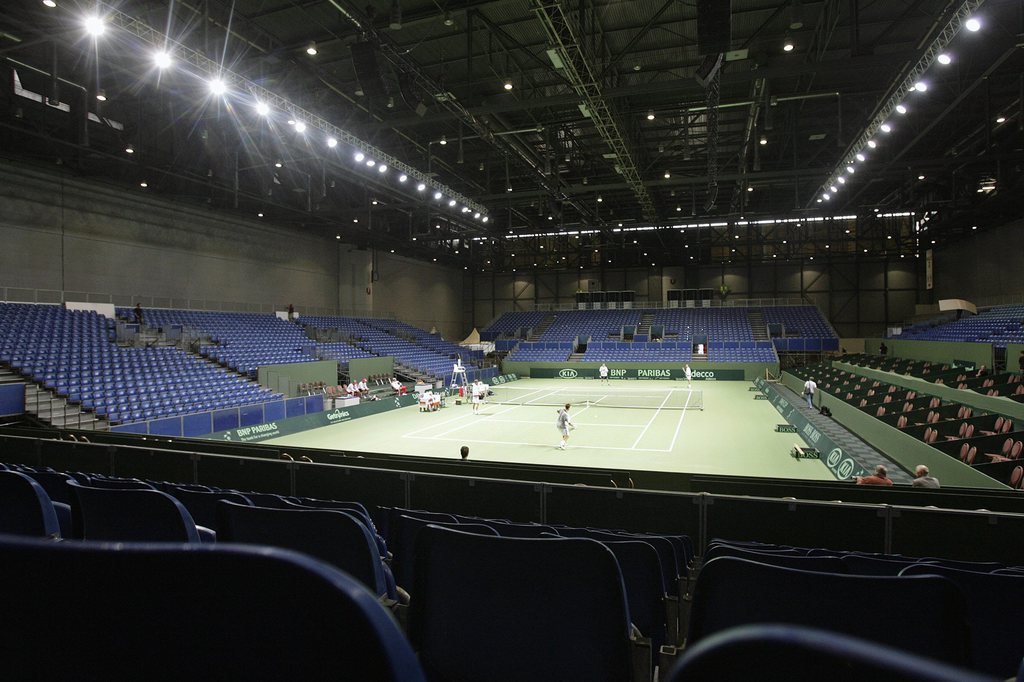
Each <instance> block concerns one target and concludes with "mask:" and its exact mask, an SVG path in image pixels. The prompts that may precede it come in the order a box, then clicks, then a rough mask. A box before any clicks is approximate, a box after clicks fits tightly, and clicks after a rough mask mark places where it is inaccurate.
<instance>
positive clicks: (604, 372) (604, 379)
mask: <svg viewBox="0 0 1024 682" xmlns="http://www.w3.org/2000/svg"><path fill="white" fill-rule="evenodd" d="M597 373H598V374H600V375H601V383H602V384H607V383H608V365H606V364H604V363H603V362H602V363H601V366H600V367H599V368H598V369H597Z"/></svg>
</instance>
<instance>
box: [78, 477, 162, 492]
mask: <svg viewBox="0 0 1024 682" xmlns="http://www.w3.org/2000/svg"><path fill="white" fill-rule="evenodd" d="M86 485H88V486H90V487H92V488H111V489H114V490H156V488H154V487H153V486H152V485H150V484H149V483H146V482H145V481H140V480H139V479H137V478H107V477H105V476H89V480H88V483H86Z"/></svg>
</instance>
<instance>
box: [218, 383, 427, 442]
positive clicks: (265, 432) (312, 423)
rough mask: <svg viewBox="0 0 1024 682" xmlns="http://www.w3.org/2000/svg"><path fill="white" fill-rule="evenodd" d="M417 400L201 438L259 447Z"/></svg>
mask: <svg viewBox="0 0 1024 682" xmlns="http://www.w3.org/2000/svg"><path fill="white" fill-rule="evenodd" d="M417 400H418V397H417V396H415V395H401V396H393V397H391V398H384V399H383V400H373V401H367V402H362V403H359V404H358V405H352V406H350V407H337V408H335V409H333V410H324V411H322V412H314V413H313V414H307V415H303V416H301V417H292V418H291V419H278V420H277V421H273V422H266V423H265V424H253V425H252V426H243V427H241V428H238V429H229V430H227V431H218V432H216V433H211V434H209V435H206V436H202V438H204V439H209V440H223V441H230V442H232V443H257V442H259V441H262V440H269V439H271V438H277V437H278V436H287V435H289V434H292V433H299V432H300V431H309V430H310V429H317V428H320V427H321V426H330V425H331V424H342V423H344V422H347V421H351V420H353V419H359V418H360V417H368V416H370V415H371V414H379V413H381V412H387V411H388V410H395V409H398V408H400V407H409V406H410V405H415V404H416V403H417Z"/></svg>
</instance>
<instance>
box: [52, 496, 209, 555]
mask: <svg viewBox="0 0 1024 682" xmlns="http://www.w3.org/2000/svg"><path fill="white" fill-rule="evenodd" d="M68 487H70V488H71V492H72V493H73V496H72V497H73V499H72V503H71V514H72V518H73V525H74V528H75V537H76V538H80V539H85V540H107V541H112V542H200V534H199V530H198V529H197V528H196V524H195V521H193V520H192V516H191V515H190V514H189V513H188V510H187V509H185V507H184V506H183V505H182V504H181V503H180V502H178V501H177V500H176V499H174V498H173V497H171V496H170V495H168V494H167V493H162V492H160V491H159V490H141V489H140V490H134V489H124V490H121V489H117V488H93V487H92V486H86V485H81V484H79V483H75V482H74V481H71V482H69V483H68Z"/></svg>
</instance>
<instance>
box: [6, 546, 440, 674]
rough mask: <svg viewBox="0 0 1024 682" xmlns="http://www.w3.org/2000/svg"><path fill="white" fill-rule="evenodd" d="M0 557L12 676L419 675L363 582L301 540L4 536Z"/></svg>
mask: <svg viewBox="0 0 1024 682" xmlns="http://www.w3.org/2000/svg"><path fill="white" fill-rule="evenodd" d="M0 565H2V566H3V567H4V578H5V579H4V580H3V581H2V582H0V601H2V603H3V605H4V618H3V619H2V621H0V636H2V637H0V641H3V645H2V651H3V663H2V665H3V669H4V673H5V675H6V676H7V677H9V678H10V679H28V678H36V679H131V678H138V677H149V678H162V679H229V678H230V679H337V680H360V681H361V682H426V681H425V678H424V676H423V673H422V670H421V668H420V666H419V664H418V663H417V661H416V657H415V655H414V654H413V651H412V649H411V648H410V647H409V644H408V642H407V641H406V640H405V638H404V637H403V636H402V633H401V631H400V630H399V628H398V626H397V624H396V623H395V621H394V620H393V619H392V618H391V617H390V616H389V615H388V613H387V612H386V611H385V609H384V608H383V607H382V606H381V605H380V604H378V603H377V600H376V599H375V598H374V596H373V595H372V594H371V593H370V592H368V591H367V590H366V589H365V588H364V587H362V585H360V584H359V583H358V582H357V581H355V580H354V579H353V578H351V577H350V576H348V575H346V574H345V573H342V572H341V571H338V570H336V569H334V568H332V567H331V566H328V565H326V564H324V563H321V562H319V561H316V560H315V559H311V558H309V557H306V556H303V555H301V554H297V553H295V552H289V551H284V550H277V549H272V548H266V547H262V548H257V547H218V546H197V545H146V544H141V545H120V544H118V545H114V544H109V545H108V544H101V543H92V542H82V543H67V542H65V543H44V542H40V541H31V540H18V539H13V538H4V539H0ZM58 627H59V633H66V636H60V637H58V634H57V633H58V630H57V628H58Z"/></svg>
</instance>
